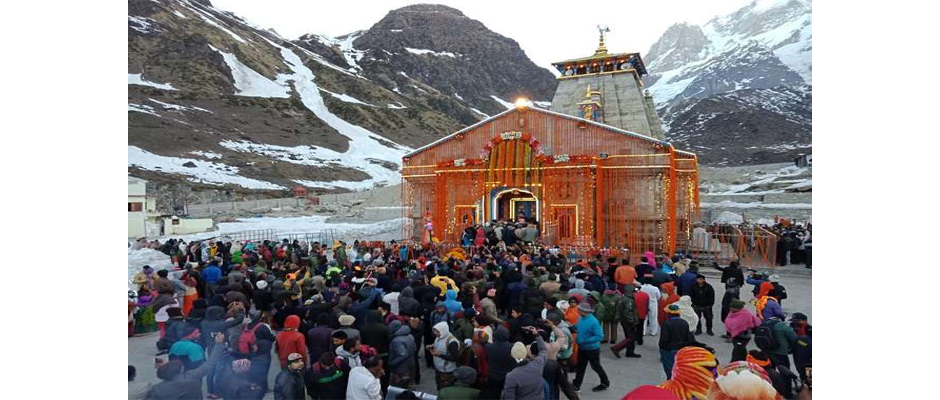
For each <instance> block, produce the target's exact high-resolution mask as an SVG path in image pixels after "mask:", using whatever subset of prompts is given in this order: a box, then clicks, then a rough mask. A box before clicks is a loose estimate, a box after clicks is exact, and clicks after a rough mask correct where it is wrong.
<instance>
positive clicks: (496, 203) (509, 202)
mask: <svg viewBox="0 0 940 400" xmlns="http://www.w3.org/2000/svg"><path fill="white" fill-rule="evenodd" d="M492 204H493V207H492V210H491V211H492V212H491V215H490V218H492V219H496V220H512V221H515V220H516V219H517V218H518V216H519V214H520V213H521V214H522V215H524V216H525V218H526V219H527V220H532V219H534V220H538V219H539V213H540V212H541V204H540V202H539V199H538V197H536V196H535V194H534V193H532V191H530V190H526V189H519V188H507V189H505V190H502V191H499V192H497V193H496V194H495V195H494V196H493V202H492Z"/></svg>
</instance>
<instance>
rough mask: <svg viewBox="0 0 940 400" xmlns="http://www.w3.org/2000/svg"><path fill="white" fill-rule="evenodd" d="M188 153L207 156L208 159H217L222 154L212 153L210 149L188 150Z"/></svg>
mask: <svg viewBox="0 0 940 400" xmlns="http://www.w3.org/2000/svg"><path fill="white" fill-rule="evenodd" d="M189 154H194V155H197V156H202V157H205V158H208V159H210V160H217V159H220V158H222V155H221V154H219V153H213V152H211V151H202V150H196V151H190V152H189Z"/></svg>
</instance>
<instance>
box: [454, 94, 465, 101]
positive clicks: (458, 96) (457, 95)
mask: <svg viewBox="0 0 940 400" xmlns="http://www.w3.org/2000/svg"><path fill="white" fill-rule="evenodd" d="M454 97H456V98H458V99H460V101H464V99H463V97H460V95H459V94H457V92H454Z"/></svg>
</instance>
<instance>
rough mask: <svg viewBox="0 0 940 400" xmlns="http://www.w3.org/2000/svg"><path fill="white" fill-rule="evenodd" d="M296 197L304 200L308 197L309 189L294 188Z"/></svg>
mask: <svg viewBox="0 0 940 400" xmlns="http://www.w3.org/2000/svg"><path fill="white" fill-rule="evenodd" d="M294 197H296V198H298V199H303V198H306V197H307V188H305V187H303V186H297V187H295V188H294Z"/></svg>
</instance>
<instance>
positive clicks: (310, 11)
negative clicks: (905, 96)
mask: <svg viewBox="0 0 940 400" xmlns="http://www.w3.org/2000/svg"><path fill="white" fill-rule="evenodd" d="M211 1H212V4H213V5H214V6H215V7H216V8H219V9H221V10H225V11H231V12H234V13H235V14H237V15H238V16H240V17H242V18H245V19H247V20H249V21H251V22H252V23H254V24H257V25H259V26H261V27H264V28H273V29H274V30H276V31H277V32H278V33H279V34H281V36H283V37H285V38H287V39H295V38H297V37H298V36H300V35H303V34H306V33H318V34H325V35H328V36H340V35H343V34H346V33H349V32H353V31H356V30H360V29H368V28H369V27H371V26H372V25H373V24H374V23H376V22H378V21H379V20H380V19H382V17H384V16H385V15H386V14H387V13H388V12H389V11H391V10H393V9H397V8H401V7H404V6H407V5H411V4H417V3H422V2H424V3H435V4H444V5H447V6H450V7H453V8H456V9H458V10H460V11H462V12H463V13H464V15H466V16H468V17H470V18H473V19H475V20H478V21H480V22H482V23H483V25H486V27H487V28H489V29H490V30H492V31H494V32H496V33H499V34H501V35H503V36H506V37H508V38H511V39H514V40H515V41H516V42H518V43H519V45H520V46H521V47H522V50H524V51H525V52H526V54H527V55H528V56H529V58H530V59H532V61H533V62H535V63H536V64H538V65H539V66H541V67H545V68H548V69H551V63H552V62H555V61H561V60H566V59H569V58H576V57H583V56H588V55H591V54H593V52H594V49H596V48H597V39H598V33H597V25H598V24H601V25H607V26H608V27H609V28H610V32H609V33H608V34H607V48H608V50H609V51H611V52H618V53H619V52H640V53H641V54H640V55H641V56H645V55H646V52H647V51H649V48H650V46H651V45H652V44H653V43H654V42H656V40H657V39H659V37H660V35H662V34H663V32H665V30H666V29H667V28H669V26H671V25H672V24H675V23H679V22H689V23H692V24H698V25H702V24H705V23H706V22H708V20H709V19H711V18H712V17H715V16H719V15H726V14H729V13H732V12H734V11H736V10H738V9H739V8H741V7H743V6H745V5H747V4H748V3H750V2H751V0H659V1H629V2H628V1H595V2H586V1H574V0H568V1H512V0H501V1H494V0H436V1H432V0H428V1H400V0H386V1H371V0H357V1H348V0H347V1H313V0H265V1H258V0H211ZM772 1H773V0H772Z"/></svg>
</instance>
